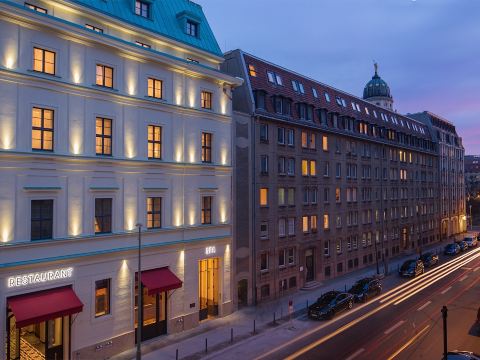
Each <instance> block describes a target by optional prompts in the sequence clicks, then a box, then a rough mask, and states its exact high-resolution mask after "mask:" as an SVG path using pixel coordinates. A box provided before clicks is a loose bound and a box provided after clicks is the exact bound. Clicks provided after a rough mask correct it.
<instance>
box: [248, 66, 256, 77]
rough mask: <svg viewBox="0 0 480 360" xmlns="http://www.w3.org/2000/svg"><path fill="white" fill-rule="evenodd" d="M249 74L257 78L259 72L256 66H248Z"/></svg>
mask: <svg viewBox="0 0 480 360" xmlns="http://www.w3.org/2000/svg"><path fill="white" fill-rule="evenodd" d="M248 73H249V74H250V76H252V77H257V70H256V69H255V66H254V65H252V64H250V65H248Z"/></svg>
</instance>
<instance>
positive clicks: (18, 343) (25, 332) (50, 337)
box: [7, 310, 70, 360]
mask: <svg viewBox="0 0 480 360" xmlns="http://www.w3.org/2000/svg"><path fill="white" fill-rule="evenodd" d="M67 319H68V323H70V317H68V318H67ZM63 324H64V321H63V317H58V318H56V319H53V320H47V321H42V322H39V323H36V324H32V325H28V326H24V327H22V328H20V329H18V328H17V327H16V321H15V316H14V315H13V313H12V312H11V311H10V310H9V311H8V341H7V359H9V360H15V359H29V360H61V359H63V358H64V356H63V348H64V346H63V345H64V339H63V332H64V331H63Z"/></svg>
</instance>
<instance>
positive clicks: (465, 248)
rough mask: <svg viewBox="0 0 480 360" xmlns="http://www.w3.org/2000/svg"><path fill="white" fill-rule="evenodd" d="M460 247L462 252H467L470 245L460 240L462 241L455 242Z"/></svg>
mask: <svg viewBox="0 0 480 360" xmlns="http://www.w3.org/2000/svg"><path fill="white" fill-rule="evenodd" d="M455 243H456V244H458V246H460V251H465V250H468V244H467V242H466V241H463V240H460V241H455Z"/></svg>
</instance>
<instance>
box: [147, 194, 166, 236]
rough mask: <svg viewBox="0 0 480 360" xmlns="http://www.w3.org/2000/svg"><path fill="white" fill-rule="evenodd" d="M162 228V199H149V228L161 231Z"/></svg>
mask: <svg viewBox="0 0 480 360" xmlns="http://www.w3.org/2000/svg"><path fill="white" fill-rule="evenodd" d="M161 227H162V198H161V197H147V228H148V229H159V228H161Z"/></svg>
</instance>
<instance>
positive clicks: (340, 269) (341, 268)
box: [337, 263, 343, 273]
mask: <svg viewBox="0 0 480 360" xmlns="http://www.w3.org/2000/svg"><path fill="white" fill-rule="evenodd" d="M341 272H343V263H338V264H337V273H341Z"/></svg>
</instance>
